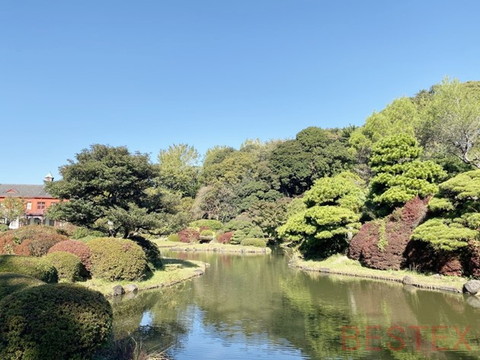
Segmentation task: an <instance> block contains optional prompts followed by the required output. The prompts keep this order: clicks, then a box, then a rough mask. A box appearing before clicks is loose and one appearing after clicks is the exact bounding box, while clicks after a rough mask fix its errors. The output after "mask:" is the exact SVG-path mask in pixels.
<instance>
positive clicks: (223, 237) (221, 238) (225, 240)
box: [217, 231, 233, 244]
mask: <svg viewBox="0 0 480 360" xmlns="http://www.w3.org/2000/svg"><path fill="white" fill-rule="evenodd" d="M232 236H233V231H229V232H226V233H224V234H220V235H218V236H217V242H218V243H221V244H229V243H230V240H232Z"/></svg>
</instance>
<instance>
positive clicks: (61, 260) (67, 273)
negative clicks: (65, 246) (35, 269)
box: [45, 251, 87, 282]
mask: <svg viewBox="0 0 480 360" xmlns="http://www.w3.org/2000/svg"><path fill="white" fill-rule="evenodd" d="M45 260H46V261H47V262H49V263H50V264H52V265H53V266H54V267H55V269H57V273H58V279H59V280H64V281H66V282H75V281H81V280H84V279H85V278H86V277H87V270H86V269H85V266H83V264H82V262H81V260H80V258H79V257H78V256H76V255H74V254H71V253H68V252H64V251H56V252H52V253H50V254H48V255H46V256H45Z"/></svg>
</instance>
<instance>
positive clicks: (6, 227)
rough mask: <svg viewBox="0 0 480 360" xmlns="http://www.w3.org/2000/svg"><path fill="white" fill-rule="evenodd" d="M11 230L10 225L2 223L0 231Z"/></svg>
mask: <svg viewBox="0 0 480 360" xmlns="http://www.w3.org/2000/svg"><path fill="white" fill-rule="evenodd" d="M7 230H9V228H8V225H5V224H0V232H4V231H7Z"/></svg>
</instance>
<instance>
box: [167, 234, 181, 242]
mask: <svg viewBox="0 0 480 360" xmlns="http://www.w3.org/2000/svg"><path fill="white" fill-rule="evenodd" d="M168 241H175V242H177V241H180V236H178V234H170V235H168Z"/></svg>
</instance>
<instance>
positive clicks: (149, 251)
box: [130, 235, 163, 271]
mask: <svg viewBox="0 0 480 360" xmlns="http://www.w3.org/2000/svg"><path fill="white" fill-rule="evenodd" d="M130 240H132V241H134V242H135V243H136V244H138V245H139V246H140V247H141V248H142V249H143V252H144V253H145V256H146V257H147V261H148V266H149V267H150V270H151V271H155V269H160V268H161V267H162V266H163V263H162V256H161V254H160V250H159V249H158V247H157V245H155V244H154V243H153V242H151V241H150V240H148V239H146V238H144V237H143V236H139V235H136V236H132V237H130Z"/></svg>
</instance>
